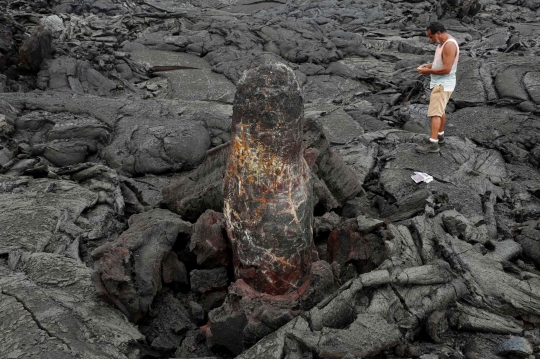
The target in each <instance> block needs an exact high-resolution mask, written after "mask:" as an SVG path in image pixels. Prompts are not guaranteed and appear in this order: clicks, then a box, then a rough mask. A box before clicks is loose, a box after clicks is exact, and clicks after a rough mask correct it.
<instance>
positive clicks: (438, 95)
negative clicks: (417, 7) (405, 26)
mask: <svg viewBox="0 0 540 359" xmlns="http://www.w3.org/2000/svg"><path fill="white" fill-rule="evenodd" d="M427 36H428V37H429V40H430V41H431V42H434V43H436V44H437V50H436V51H435V57H434V58H433V63H431V64H424V65H420V66H419V67H418V68H417V71H418V72H420V73H421V74H422V75H431V82H430V84H429V88H430V89H431V95H430V97H429V107H428V116H429V117H430V118H431V136H430V138H429V140H428V141H426V144H424V145H422V146H419V147H417V148H416V151H418V152H420V153H437V152H439V145H444V123H445V122H446V114H445V110H446V104H447V103H448V100H449V99H450V95H452V92H453V91H454V88H455V86H456V69H457V64H458V60H459V46H458V43H457V41H456V39H454V38H453V37H452V36H450V35H449V34H448V33H447V32H446V29H445V28H444V25H443V24H441V23H439V22H433V23H431V24H429V26H428V27H427Z"/></svg>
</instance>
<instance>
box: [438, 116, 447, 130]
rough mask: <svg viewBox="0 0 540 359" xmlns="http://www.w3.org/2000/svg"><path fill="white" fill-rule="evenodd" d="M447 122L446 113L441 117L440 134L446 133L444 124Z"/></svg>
mask: <svg viewBox="0 0 540 359" xmlns="http://www.w3.org/2000/svg"><path fill="white" fill-rule="evenodd" d="M445 122H446V113H445V114H444V115H442V117H441V124H440V125H439V132H444V123H445Z"/></svg>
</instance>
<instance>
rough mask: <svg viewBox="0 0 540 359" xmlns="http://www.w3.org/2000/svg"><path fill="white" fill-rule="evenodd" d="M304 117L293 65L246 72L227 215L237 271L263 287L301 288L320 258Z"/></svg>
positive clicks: (236, 110)
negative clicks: (304, 143) (304, 152)
mask: <svg viewBox="0 0 540 359" xmlns="http://www.w3.org/2000/svg"><path fill="white" fill-rule="evenodd" d="M302 118H303V98H302V93H301V90H300V85H299V84H298V81H297V80H296V77H295V75H294V72H293V71H292V70H291V69H290V68H289V67H287V66H285V65H282V64H277V63H274V64H266V65H261V66H259V67H257V68H254V69H251V70H248V71H246V72H244V75H243V76H242V78H241V79H240V81H239V83H238V89H237V92H236V96H235V99H234V107H233V120H232V141H231V146H230V150H229V157H228V162H227V169H226V173H225V179H224V188H223V193H224V215H225V220H226V224H227V234H228V236H229V239H230V240H231V244H232V250H233V263H234V267H235V274H236V276H237V278H240V279H243V280H244V281H245V282H246V283H247V284H248V285H250V286H252V287H253V288H255V289H256V290H258V291H260V292H263V293H269V294H284V293H288V292H290V291H293V290H296V289H297V288H299V287H300V286H301V285H302V284H303V283H304V281H305V280H306V277H307V274H308V272H309V269H310V266H311V262H312V260H313V258H314V253H315V248H314V245H313V229H312V222H313V195H312V185H311V182H310V178H311V174H310V171H309V168H308V165H307V164H306V161H305V160H304V158H303V156H302ZM315 255H316V254H315ZM315 258H316V257H315Z"/></svg>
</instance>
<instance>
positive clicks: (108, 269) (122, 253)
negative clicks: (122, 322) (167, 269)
mask: <svg viewBox="0 0 540 359" xmlns="http://www.w3.org/2000/svg"><path fill="white" fill-rule="evenodd" d="M191 227H192V224H191V223H188V222H184V221H183V220H182V219H181V218H180V216H178V215H176V214H174V213H172V212H169V211H167V210H164V209H154V210H152V211H148V212H144V213H141V214H136V215H133V216H131V217H130V218H129V229H128V230H127V231H125V232H124V233H122V234H121V235H120V237H118V239H117V240H115V241H114V242H108V243H106V244H104V245H102V246H101V247H98V248H96V249H95V250H94V251H93V252H92V257H93V258H94V260H95V264H94V273H93V280H94V283H95V285H96V289H97V292H98V294H99V295H100V296H101V297H103V299H105V300H107V301H109V302H111V303H114V304H115V305H116V306H117V307H118V308H119V309H120V310H121V311H122V312H123V313H124V314H125V315H126V316H127V317H128V318H129V319H130V320H131V321H132V322H134V323H136V322H137V321H138V320H139V319H141V318H142V317H143V316H144V315H145V314H146V313H147V312H148V310H149V309H150V305H151V304H152V301H153V300H154V296H155V295H156V294H157V292H158V291H159V290H160V289H161V282H162V263H163V261H164V259H165V258H166V257H167V256H168V255H169V253H170V251H171V249H172V247H173V245H174V244H175V242H176V239H177V238H178V237H179V236H180V235H182V234H184V235H185V234H191Z"/></svg>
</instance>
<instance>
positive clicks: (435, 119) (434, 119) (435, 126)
mask: <svg viewBox="0 0 540 359" xmlns="http://www.w3.org/2000/svg"><path fill="white" fill-rule="evenodd" d="M441 122H442V120H441V116H431V135H430V138H429V140H428V141H427V143H425V144H424V145H421V146H418V147H416V152H419V153H436V152H439V128H440V126H441Z"/></svg>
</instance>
